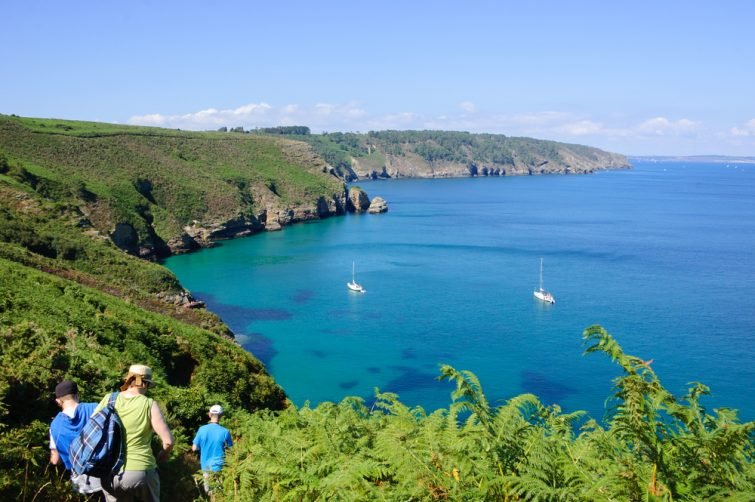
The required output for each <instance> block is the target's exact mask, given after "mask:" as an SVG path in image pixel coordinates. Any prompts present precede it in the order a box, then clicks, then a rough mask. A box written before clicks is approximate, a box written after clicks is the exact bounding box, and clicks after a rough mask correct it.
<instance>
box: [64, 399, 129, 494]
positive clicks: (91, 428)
mask: <svg viewBox="0 0 755 502" xmlns="http://www.w3.org/2000/svg"><path fill="white" fill-rule="evenodd" d="M117 397H118V393H117V392H113V393H112V394H110V398H109V399H108V402H107V406H105V407H104V408H102V409H101V410H100V411H98V412H97V413H95V414H94V415H92V416H91V417H90V418H89V421H88V422H87V423H86V425H85V426H84V428H83V429H81V432H79V435H78V436H76V438H75V439H74V440H73V441H72V442H71V446H70V448H69V450H68V451H69V452H70V455H71V471H73V473H74V474H75V475H76V476H81V475H83V474H86V475H88V476H93V477H97V478H103V479H104V478H108V477H110V476H111V475H113V474H115V473H117V472H118V471H119V470H120V468H121V466H123V441H122V440H123V424H121V419H120V418H118V414H117V413H116V412H115V399H116V398H117Z"/></svg>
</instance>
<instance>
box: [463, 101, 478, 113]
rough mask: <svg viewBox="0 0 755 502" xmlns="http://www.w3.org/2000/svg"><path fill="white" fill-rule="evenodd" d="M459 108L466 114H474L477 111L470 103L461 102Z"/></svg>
mask: <svg viewBox="0 0 755 502" xmlns="http://www.w3.org/2000/svg"><path fill="white" fill-rule="evenodd" d="M459 108H461V109H462V110H463V111H465V112H467V113H474V112H476V111H477V107H476V106H475V104H474V103H472V102H471V101H462V102H461V103H459Z"/></svg>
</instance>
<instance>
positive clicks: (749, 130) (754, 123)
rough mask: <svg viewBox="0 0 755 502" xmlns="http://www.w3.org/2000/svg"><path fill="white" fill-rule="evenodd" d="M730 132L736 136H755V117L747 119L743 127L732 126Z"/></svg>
mask: <svg viewBox="0 0 755 502" xmlns="http://www.w3.org/2000/svg"><path fill="white" fill-rule="evenodd" d="M729 132H730V133H731V135H732V136H734V137H735V138H750V137H755V119H752V120H749V121H747V122H746V123H745V124H744V126H743V127H732V128H731V130H730V131H729Z"/></svg>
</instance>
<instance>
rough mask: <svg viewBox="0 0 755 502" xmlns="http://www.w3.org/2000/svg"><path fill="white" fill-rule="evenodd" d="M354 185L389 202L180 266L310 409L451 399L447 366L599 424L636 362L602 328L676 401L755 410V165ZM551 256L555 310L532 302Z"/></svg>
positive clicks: (494, 393) (498, 390) (666, 165)
mask: <svg viewBox="0 0 755 502" xmlns="http://www.w3.org/2000/svg"><path fill="white" fill-rule="evenodd" d="M357 184H358V185H359V186H360V187H362V188H363V189H364V190H365V191H366V192H367V193H368V194H369V196H370V197H374V196H378V195H379V196H381V197H383V198H384V199H386V201H387V203H388V206H389V211H388V212H387V213H384V214H378V215H368V214H361V215H354V214H349V215H345V216H338V217H331V218H327V219H324V220H321V221H315V222H311V223H301V224H296V225H293V226H290V227H286V228H285V229H284V230H282V231H280V232H266V233H262V234H257V235H254V236H250V237H246V238H240V239H235V240H229V241H224V242H221V243H220V244H219V245H218V246H217V247H214V248H211V249H206V250H202V251H199V252H195V253H191V254H185V255H179V256H173V257H171V258H169V259H168V260H166V262H165V264H166V265H167V266H168V267H169V268H170V269H171V270H172V271H173V272H174V273H175V274H176V275H177V276H178V278H179V279H180V281H181V283H182V284H183V285H184V286H185V287H186V288H187V289H189V290H190V291H191V292H192V294H193V295H194V296H195V297H197V298H199V299H201V300H204V301H205V302H206V303H207V306H208V308H209V309H210V310H212V311H214V312H215V313H217V314H218V315H220V317H221V318H222V319H223V320H224V321H225V322H226V323H227V324H228V325H229V326H230V327H231V329H232V330H233V331H234V333H235V334H236V337H237V340H238V342H239V343H240V344H241V345H242V346H243V347H245V348H246V349H247V350H249V351H250V352H251V353H252V354H254V355H255V356H256V357H257V358H259V359H260V360H261V361H262V362H264V364H265V365H266V366H267V368H268V371H269V372H270V373H271V374H272V375H273V376H274V377H275V379H276V381H277V382H278V383H279V384H280V385H281V386H282V387H283V389H284V390H285V392H286V393H287V395H288V396H289V398H290V399H291V400H292V401H293V403H294V404H295V405H297V406H304V405H306V404H308V405H309V406H316V405H317V404H319V403H321V402H324V401H334V402H338V401H340V400H342V399H343V398H344V397H346V396H358V397H361V398H363V399H364V400H365V402H366V403H367V404H368V405H370V403H372V402H373V401H374V396H375V393H376V392H378V391H379V392H391V393H395V394H398V396H399V398H400V400H401V402H403V403H404V404H406V405H408V406H412V407H414V406H421V407H422V408H423V409H424V410H425V411H427V412H431V411H433V410H435V409H438V408H447V407H448V406H449V404H450V403H451V392H452V391H453V386H452V385H451V384H450V383H449V382H447V381H440V380H439V379H438V377H439V375H440V373H439V368H440V365H443V364H448V365H451V366H452V367H454V368H456V369H457V370H466V371H470V372H472V373H473V374H474V375H476V376H477V378H478V379H479V380H480V382H481V384H482V389H483V392H484V393H485V395H486V396H487V398H488V400H489V401H490V403H491V404H492V405H494V406H498V405H502V404H504V403H505V402H506V400H507V399H510V398H512V397H514V396H517V395H519V394H522V393H532V394H535V395H537V396H538V397H539V399H540V400H541V402H542V403H543V404H546V405H551V404H557V405H558V406H560V407H561V409H562V410H564V411H565V412H571V411H577V410H583V411H585V412H587V415H588V416H590V417H592V418H596V419H598V420H601V419H604V418H605V417H606V410H607V409H608V408H610V406H611V405H612V404H611V400H610V397H611V396H612V395H613V393H614V392H615V389H614V379H616V378H617V377H619V376H620V375H621V374H622V371H621V368H620V367H618V366H617V365H616V364H615V363H613V362H611V361H610V359H609V358H608V357H607V356H606V355H604V354H602V353H593V354H589V355H585V353H584V351H585V348H586V346H585V345H584V342H583V339H582V333H583V331H584V330H585V328H587V327H589V326H591V325H594V324H599V325H601V326H603V327H604V328H605V329H606V330H607V331H608V332H609V333H610V334H611V335H612V336H613V337H614V338H615V339H616V340H617V341H618V343H619V344H620V345H621V346H622V348H623V349H624V351H625V352H626V353H627V354H631V355H634V356H637V357H640V358H642V359H643V360H645V361H648V364H649V365H650V367H651V368H652V369H653V370H654V371H655V373H656V374H657V375H658V377H659V378H660V380H661V383H662V384H663V385H664V386H665V387H666V388H667V389H668V390H670V391H671V392H672V393H673V394H675V395H677V396H683V395H684V394H685V393H686V392H687V389H688V388H689V387H690V386H691V385H692V383H693V382H702V383H704V384H705V385H707V386H709V387H710V389H711V395H710V396H706V397H704V398H703V400H702V404H703V405H704V406H706V408H708V409H709V410H711V411H712V410H713V409H715V408H719V407H728V408H734V409H737V410H739V416H740V418H741V419H742V420H755V164H721V163H718V164H704V163H684V162H660V161H659V162H651V161H642V162H640V161H637V162H633V165H632V169H628V170H617V171H603V172H598V173H595V174H590V175H548V176H520V177H479V178H455V179H398V180H380V181H360V182H359V183H357ZM541 259H542V263H543V282H544V287H545V289H547V290H549V291H551V292H552V293H553V295H554V297H555V299H556V303H555V304H554V305H550V304H544V303H542V302H541V301H539V300H537V299H536V298H535V297H534V296H533V291H534V290H535V289H536V288H538V287H539V280H540V260H541ZM352 270H354V275H355V278H356V281H357V282H358V283H360V284H362V285H363V287H364V288H365V290H366V292H364V293H355V292H352V291H349V290H348V289H347V287H346V283H347V282H348V281H350V280H351V279H352Z"/></svg>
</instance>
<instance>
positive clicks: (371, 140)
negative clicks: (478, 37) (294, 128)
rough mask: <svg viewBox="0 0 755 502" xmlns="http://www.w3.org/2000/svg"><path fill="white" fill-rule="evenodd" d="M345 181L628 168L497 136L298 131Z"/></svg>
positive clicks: (613, 159)
mask: <svg viewBox="0 0 755 502" xmlns="http://www.w3.org/2000/svg"><path fill="white" fill-rule="evenodd" d="M299 138H300V139H303V140H305V141H308V142H309V143H310V144H312V146H313V148H314V149H315V150H316V151H318V153H320V155H322V156H323V158H325V159H326V160H327V161H328V163H329V164H330V166H331V170H332V172H333V173H334V174H336V175H337V176H339V177H341V178H343V179H344V180H346V181H355V180H358V179H360V178H362V179H363V178H373V179H375V178H400V177H407V178H447V177H460V176H516V175H537V174H582V173H591V172H594V171H597V170H601V169H622V168H628V167H630V164H629V161H628V160H627V158H626V157H625V156H623V155H620V154H616V153H610V152H606V151H603V150H600V149H597V148H592V147H588V146H583V145H572V144H567V143H558V142H555V141H546V140H538V139H533V138H512V137H508V136H504V135H500V134H470V133H466V132H454V131H371V132H369V133H367V134H353V133H346V134H344V133H326V134H323V135H311V136H307V135H303V136H299Z"/></svg>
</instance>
